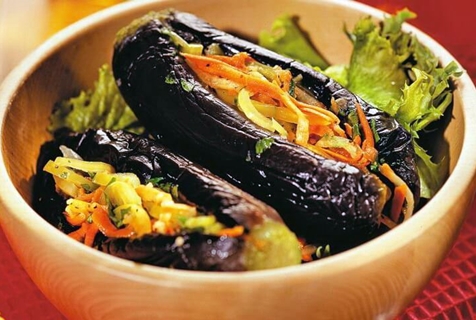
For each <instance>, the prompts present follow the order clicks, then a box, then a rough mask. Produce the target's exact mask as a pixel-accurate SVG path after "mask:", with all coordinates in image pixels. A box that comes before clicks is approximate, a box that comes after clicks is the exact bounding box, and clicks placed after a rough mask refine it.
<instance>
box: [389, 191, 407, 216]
mask: <svg viewBox="0 0 476 320" xmlns="http://www.w3.org/2000/svg"><path fill="white" fill-rule="evenodd" d="M405 193H406V186H405V185H400V186H397V187H395V189H394V191H393V200H392V208H391V210H390V218H391V219H392V220H393V221H395V222H397V223H398V221H399V219H400V215H401V214H402V211H403V204H404V202H405Z"/></svg>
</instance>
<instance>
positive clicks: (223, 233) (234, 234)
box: [218, 225, 245, 237]
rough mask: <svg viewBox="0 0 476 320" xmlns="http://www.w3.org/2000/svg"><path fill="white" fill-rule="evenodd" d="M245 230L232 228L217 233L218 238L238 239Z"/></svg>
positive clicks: (239, 227) (238, 227) (240, 227)
mask: <svg viewBox="0 0 476 320" xmlns="http://www.w3.org/2000/svg"><path fill="white" fill-rule="evenodd" d="M244 231H245V228H244V227H243V226H239V225H238V226H234V227H232V228H225V229H222V230H220V231H218V235H219V236H228V237H239V236H241V235H242V234H243V232H244Z"/></svg>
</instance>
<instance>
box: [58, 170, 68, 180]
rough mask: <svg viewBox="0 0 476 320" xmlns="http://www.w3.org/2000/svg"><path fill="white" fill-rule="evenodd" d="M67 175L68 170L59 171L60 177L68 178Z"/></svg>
mask: <svg viewBox="0 0 476 320" xmlns="http://www.w3.org/2000/svg"><path fill="white" fill-rule="evenodd" d="M68 176H69V174H68V172H66V171H64V172H61V174H60V178H61V179H68Z"/></svg>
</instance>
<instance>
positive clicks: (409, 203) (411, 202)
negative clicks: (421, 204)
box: [379, 163, 415, 220]
mask: <svg viewBox="0 0 476 320" xmlns="http://www.w3.org/2000/svg"><path fill="white" fill-rule="evenodd" d="M379 171H380V173H381V174H382V175H383V176H384V177H386V178H387V179H388V180H390V182H392V183H393V185H394V186H395V187H399V186H403V188H404V190H405V200H406V208H404V209H403V211H404V220H408V219H409V218H410V217H411V216H412V214H413V210H414V208H415V199H414V197H413V193H412V191H411V190H410V188H409V187H408V185H407V184H406V183H405V181H403V180H402V179H401V178H400V177H399V176H398V175H397V174H396V173H395V172H394V171H393V169H392V168H391V167H390V166H389V165H388V164H387V163H384V164H382V165H380V166H379Z"/></svg>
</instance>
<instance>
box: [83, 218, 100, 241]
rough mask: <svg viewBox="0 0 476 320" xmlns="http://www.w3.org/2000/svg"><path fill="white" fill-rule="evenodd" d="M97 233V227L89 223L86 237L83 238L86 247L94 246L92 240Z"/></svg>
mask: <svg viewBox="0 0 476 320" xmlns="http://www.w3.org/2000/svg"><path fill="white" fill-rule="evenodd" d="M97 233H98V227H97V225H95V224H94V223H89V226H88V230H86V235H85V236H84V244H85V245H87V246H88V247H92V246H93V244H94V238H96V234H97Z"/></svg>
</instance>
